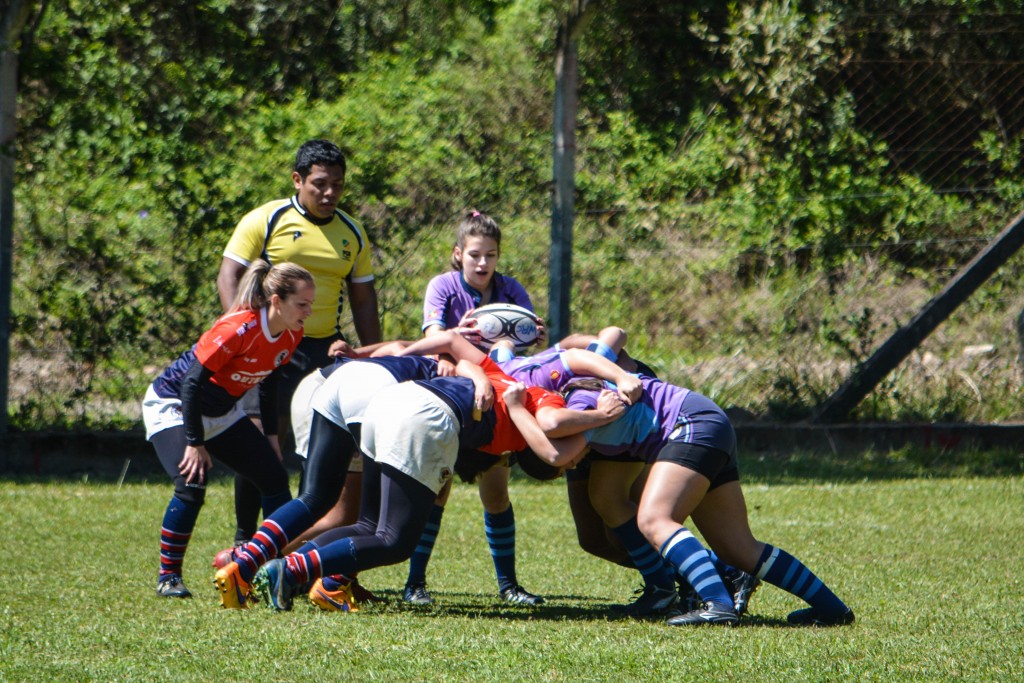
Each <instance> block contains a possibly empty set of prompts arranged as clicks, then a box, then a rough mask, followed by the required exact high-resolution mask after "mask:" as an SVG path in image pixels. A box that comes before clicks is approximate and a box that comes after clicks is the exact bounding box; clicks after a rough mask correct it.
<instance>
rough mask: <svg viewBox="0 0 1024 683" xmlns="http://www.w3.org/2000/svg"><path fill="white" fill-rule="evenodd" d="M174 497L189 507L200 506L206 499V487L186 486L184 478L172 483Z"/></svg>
mask: <svg viewBox="0 0 1024 683" xmlns="http://www.w3.org/2000/svg"><path fill="white" fill-rule="evenodd" d="M174 497H175V498H177V499H178V500H180V501H181V502H183V503H185V504H186V505H188V506H189V507H196V508H200V507H202V506H203V503H204V502H205V501H206V489H205V488H196V487H194V486H186V485H185V480H184V478H181V479H180V481H175V483H174Z"/></svg>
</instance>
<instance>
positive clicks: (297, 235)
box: [292, 230, 302, 242]
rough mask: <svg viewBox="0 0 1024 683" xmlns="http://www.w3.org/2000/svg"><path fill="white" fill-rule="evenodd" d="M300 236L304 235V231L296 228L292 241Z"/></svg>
mask: <svg viewBox="0 0 1024 683" xmlns="http://www.w3.org/2000/svg"><path fill="white" fill-rule="evenodd" d="M300 237H302V231H301V230H296V231H295V232H293V233H292V242H294V241H295V240H297V239H299V238H300Z"/></svg>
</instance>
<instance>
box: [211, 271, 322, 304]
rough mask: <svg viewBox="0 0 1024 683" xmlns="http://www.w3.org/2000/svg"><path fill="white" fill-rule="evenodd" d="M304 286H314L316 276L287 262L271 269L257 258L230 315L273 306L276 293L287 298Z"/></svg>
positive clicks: (246, 274) (242, 281)
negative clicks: (268, 305)
mask: <svg viewBox="0 0 1024 683" xmlns="http://www.w3.org/2000/svg"><path fill="white" fill-rule="evenodd" d="M303 284H306V285H314V286H315V283H314V281H313V276H312V275H311V274H310V273H309V271H308V270H306V269H305V268H303V267H302V266H299V265H296V264H294V263H288V262H285V263H278V264H275V265H273V266H271V265H270V264H269V263H267V262H266V261H264V260H263V259H256V260H255V261H253V262H252V263H251V264H249V267H248V268H246V270H245V274H244V275H242V279H241V281H240V282H239V283H238V293H237V294H235V300H234V301H233V302H232V304H231V312H232V313H234V312H236V311H258V310H259V309H261V308H263V307H264V306H266V305H267V304H269V303H270V297H271V296H273V295H274V294H277V295H278V296H279V297H281V298H282V299H287V298H288V297H289V296H290V295H292V294H294V293H295V292H297V291H299V287H301V286H302V285H303Z"/></svg>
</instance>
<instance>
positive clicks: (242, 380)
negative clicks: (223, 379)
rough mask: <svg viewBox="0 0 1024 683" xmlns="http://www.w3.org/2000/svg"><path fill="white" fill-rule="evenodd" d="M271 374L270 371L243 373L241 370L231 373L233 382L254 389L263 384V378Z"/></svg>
mask: <svg viewBox="0 0 1024 683" xmlns="http://www.w3.org/2000/svg"><path fill="white" fill-rule="evenodd" d="M269 374H270V370H263V371H262V372H242V371H241V370H238V371H236V372H233V373H231V381H232V382H238V383H239V384H244V385H246V386H250V387H254V386H256V385H257V384H259V383H260V382H262V381H263V378H264V377H266V376H267V375H269Z"/></svg>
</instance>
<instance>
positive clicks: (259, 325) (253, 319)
mask: <svg viewBox="0 0 1024 683" xmlns="http://www.w3.org/2000/svg"><path fill="white" fill-rule="evenodd" d="M301 339H302V333H301V332H293V331H291V330H285V331H284V332H282V333H281V334H279V335H278V336H277V337H272V336H270V326H269V325H268V324H267V309H265V308H263V309H260V310H259V311H238V312H236V313H228V314H226V315H223V316H221V317H220V318H219V319H218V320H217V322H215V323H214V324H213V327H211V328H210V329H209V330H207V331H206V332H204V333H203V336H202V337H200V338H199V341H198V343H196V345H195V348H194V349H193V350H192V351H193V353H194V354H195V357H196V360H198V361H199V362H200V363H202V364H203V367H205V368H206V369H207V370H210V371H212V372H213V377H211V378H210V383H211V384H215V385H217V386H218V387H220V388H221V389H223V390H224V391H226V392H227V393H229V394H231V395H232V396H236V397H238V396H241V395H242V394H244V393H245V392H246V391H248V390H249V389H251V388H253V387H254V386H256V385H257V384H259V383H260V382H262V381H263V380H264V379H265V378H266V377H267V375H269V374H270V373H272V372H273V371H274V370H276V369H277V368H278V367H280V366H282V365H284V364H285V363H287V362H288V361H289V359H291V357H292V353H293V352H294V351H295V347H296V346H298V344H299V340H301Z"/></svg>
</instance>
